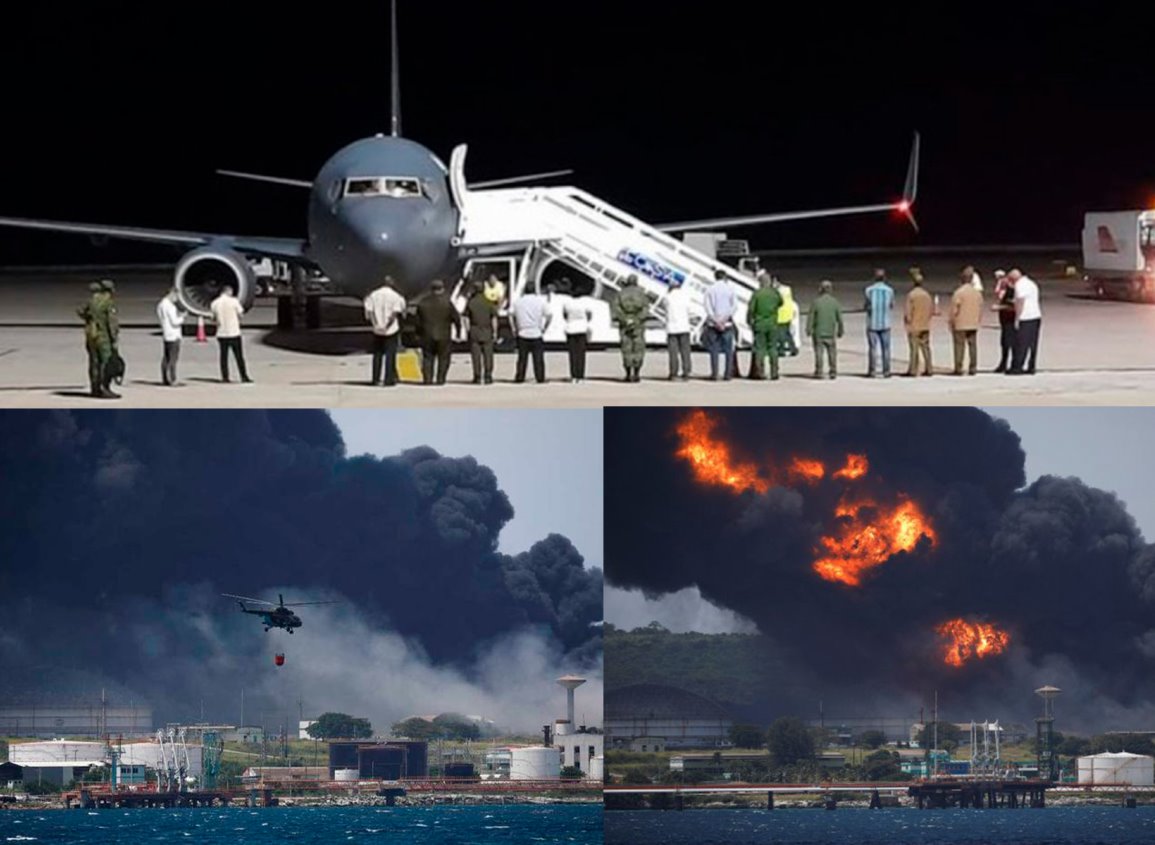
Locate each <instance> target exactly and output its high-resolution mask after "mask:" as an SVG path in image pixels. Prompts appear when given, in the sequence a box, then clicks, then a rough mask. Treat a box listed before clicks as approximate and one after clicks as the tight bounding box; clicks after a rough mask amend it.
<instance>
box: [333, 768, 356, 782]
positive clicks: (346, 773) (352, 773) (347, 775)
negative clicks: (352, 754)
mask: <svg viewBox="0 0 1155 845" xmlns="http://www.w3.org/2000/svg"><path fill="white" fill-rule="evenodd" d="M360 779H361V772H360V770H358V769H334V770H333V780H335V781H337V782H338V783H350V782H354V783H355V782H356V781H358V780H360Z"/></svg>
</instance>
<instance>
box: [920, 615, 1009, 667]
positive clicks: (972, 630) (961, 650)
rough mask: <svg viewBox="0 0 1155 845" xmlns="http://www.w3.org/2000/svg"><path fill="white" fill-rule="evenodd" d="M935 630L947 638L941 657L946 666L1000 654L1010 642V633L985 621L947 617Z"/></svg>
mask: <svg viewBox="0 0 1155 845" xmlns="http://www.w3.org/2000/svg"><path fill="white" fill-rule="evenodd" d="M935 631H937V632H938V634H939V636H941V637H943V638H944V639H945V640H947V643H946V645H945V646H944V647H943V652H942V659H943V662H944V663H946V664H947V665H948V666H956V667H959V666H962V665H963V664H964V663H966V662H967V661H968V660H970V659H972V658H979V659H982V658H984V657H990V656H991V655H992V654H1002V653H1003V652H1004V651H1006V648H1007V646H1008V645H1009V644H1010V642H1011V637H1010V634H1008V633H1007V632H1006V631H1003V630H1001V629H999V628H996V627H995V626H994V625H990V624H987V623H985V622H967V621H966V620H965V619H949V620H947V621H946V622H943V623H942V624H941V625H939V626H938V627H937V628H935Z"/></svg>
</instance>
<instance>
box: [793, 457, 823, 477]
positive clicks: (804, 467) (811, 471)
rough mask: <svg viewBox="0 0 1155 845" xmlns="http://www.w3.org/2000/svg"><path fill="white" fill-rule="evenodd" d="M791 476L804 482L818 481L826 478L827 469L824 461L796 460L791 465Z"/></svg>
mask: <svg viewBox="0 0 1155 845" xmlns="http://www.w3.org/2000/svg"><path fill="white" fill-rule="evenodd" d="M790 475H792V476H796V477H799V478H801V479H802V480H804V481H818V480H819V479H821V478H823V477H825V475H826V467H825V466H824V465H823V463H822V461H812V460H810V459H809V458H794V460H793V461H791V463H790Z"/></svg>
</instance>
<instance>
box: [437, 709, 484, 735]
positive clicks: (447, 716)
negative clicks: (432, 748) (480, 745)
mask: <svg viewBox="0 0 1155 845" xmlns="http://www.w3.org/2000/svg"><path fill="white" fill-rule="evenodd" d="M433 726H434V728H436V729H437V731H438V735H439V736H442V737H444V738H445V739H479V738H480V737H481V728H480V727H479V726H478V724H477V723H476V722H473V721H471V720H470V719H467V718H466V717H465V716H462V715H461V714H460V713H442V714H441V715H439V716H437V717H436V718H434V720H433Z"/></svg>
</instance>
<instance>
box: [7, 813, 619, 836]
mask: <svg viewBox="0 0 1155 845" xmlns="http://www.w3.org/2000/svg"><path fill="white" fill-rule="evenodd" d="M601 841H602V807H601V805H600V804H565V805H544V806H543V805H527V804H517V805H506V806H490V805H481V806H473V805H471V806H460V807H454V806H448V807H447V806H440V807H269V808H262V809H251V808H245V807H228V808H222V807H211V808H210V807H204V808H191V809H144V808H142V809H111V810H47V811H35V810H0V845H10V843H12V845H15V843H22V845H23V843H27V844H28V845H46V844H47V843H52V845H57V843H62V844H65V843H76V845H106V843H108V844H109V845H110V844H111V843H118V845H119V843H131V845H142V843H146V842H166V843H178V845H179V843H181V842H189V843H190V845H191V843H196V845H216V843H220V844H221V845H225V843H228V845H234V843H235V845H264V843H268V845H314V843H316V844H317V845H320V843H350V844H351V845H355V843H359V842H374V843H383V842H388V843H391V845H427V844H428V845H434V843H437V845H441V843H445V845H451V844H452V845H513V844H514V843H519V844H520V843H526V845H554V843H565V845H594V843H600V842H601Z"/></svg>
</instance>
